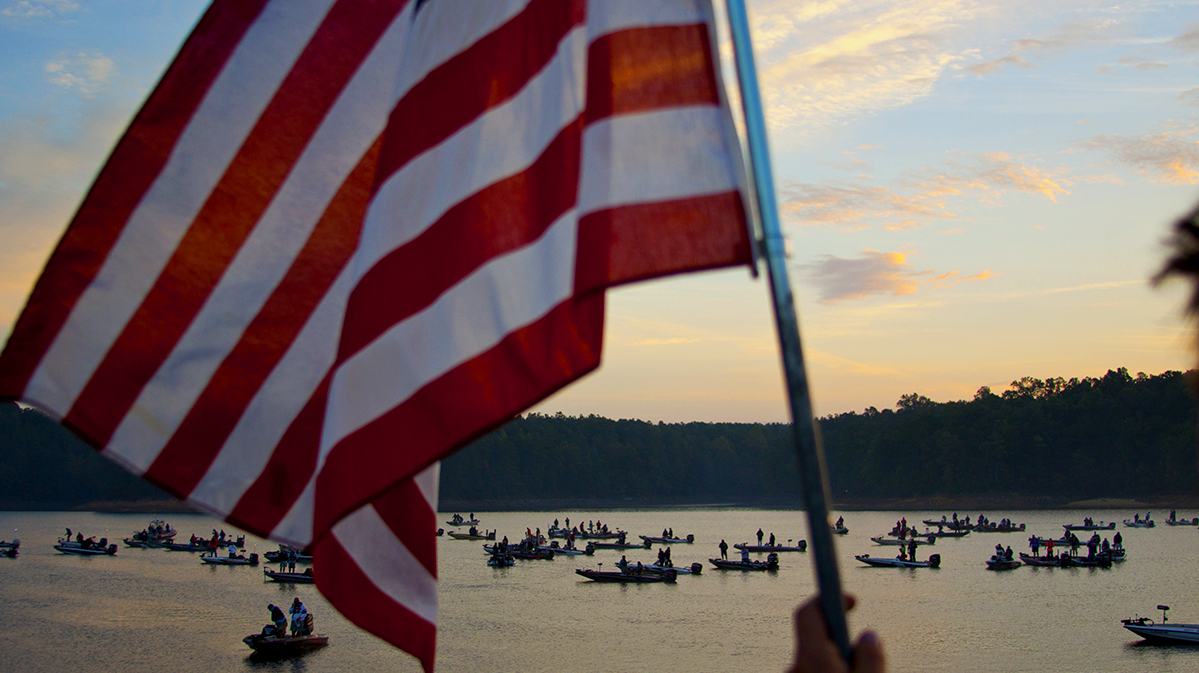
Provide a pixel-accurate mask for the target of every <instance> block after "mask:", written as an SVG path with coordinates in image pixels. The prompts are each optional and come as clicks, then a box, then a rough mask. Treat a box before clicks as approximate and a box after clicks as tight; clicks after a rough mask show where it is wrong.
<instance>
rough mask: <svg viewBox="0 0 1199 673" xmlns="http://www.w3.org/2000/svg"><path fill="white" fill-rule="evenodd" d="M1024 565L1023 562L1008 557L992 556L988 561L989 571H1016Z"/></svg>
mask: <svg viewBox="0 0 1199 673" xmlns="http://www.w3.org/2000/svg"><path fill="white" fill-rule="evenodd" d="M1022 565H1024V563H1023V562H1022V561H1019V560H1016V559H1009V558H1007V557H1006V556H1002V557H1001V556H992V557H991V558H989V559H987V570H1014V569H1016V568H1019V567H1020V566H1022Z"/></svg>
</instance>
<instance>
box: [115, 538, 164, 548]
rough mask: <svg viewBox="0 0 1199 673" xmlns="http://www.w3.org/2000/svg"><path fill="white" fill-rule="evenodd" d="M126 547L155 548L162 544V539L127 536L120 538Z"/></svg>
mask: <svg viewBox="0 0 1199 673" xmlns="http://www.w3.org/2000/svg"><path fill="white" fill-rule="evenodd" d="M121 541H122V542H124V543H125V546H127V547H133V548H134V549H157V548H159V547H161V546H162V545H163V542H162V540H138V539H136V538H131V537H127V538H125V539H124V540H121Z"/></svg>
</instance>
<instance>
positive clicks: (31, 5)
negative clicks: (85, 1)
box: [0, 0, 79, 19]
mask: <svg viewBox="0 0 1199 673" xmlns="http://www.w3.org/2000/svg"><path fill="white" fill-rule="evenodd" d="M78 9H79V3H77V2H72V1H71V0H21V1H20V2H18V3H16V4H12V5H9V6H8V7H5V8H4V9H0V16H14V17H17V18H20V19H27V18H36V17H41V16H62V15H64V14H70V13H71V12H74V11H77V10H78Z"/></svg>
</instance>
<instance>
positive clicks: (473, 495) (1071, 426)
mask: <svg viewBox="0 0 1199 673" xmlns="http://www.w3.org/2000/svg"><path fill="white" fill-rule="evenodd" d="M1197 419H1199V412H1197V407H1196V403H1195V400H1194V399H1193V397H1192V396H1191V395H1190V393H1189V392H1188V386H1187V382H1186V376H1185V375H1184V374H1183V373H1181V372H1166V373H1164V374H1160V375H1157V376H1147V375H1145V374H1138V375H1136V376H1135V377H1134V376H1131V375H1130V374H1129V373H1128V371H1127V370H1126V369H1124V368H1121V369H1117V370H1112V371H1109V372H1108V373H1107V374H1106V375H1104V376H1102V377H1100V378H1084V379H1070V380H1065V379H1061V378H1056V379H1048V380H1044V381H1042V380H1038V379H1034V378H1031V377H1025V378H1023V379H1020V380H1018V381H1014V382H1012V385H1011V387H1010V389H1008V390H1006V391H1003V392H1002V394H995V393H993V392H992V391H991V390H990V389H988V388H986V387H984V388H981V389H980V390H979V391H978V393H977V394H975V396H974V398H973V399H972V400H963V401H957V402H944V403H937V402H933V401H932V400H929V399H928V398H926V397H923V396H921V395H918V394H915V393H912V394H909V395H904V396H903V397H901V398H900V400H899V402H898V403H897V405H896V408H895V409H885V410H882V411H879V410H877V409H874V408H870V409H866V410H865V411H864V412H861V413H856V412H851V413H845V414H837V415H833V416H829V417H826V418H822V419H820V428H821V431H822V434H823V437H824V446H825V454H826V457H827V460H828V465H829V474H830V481H831V486H832V490H833V496H834V500H836V499H838V498H903V497H921V496H936V495H944V496H977V495H988V494H1000V493H1002V494H1011V495H1032V496H1055V497H1059V498H1062V499H1063V500H1065V499H1085V498H1096V497H1161V496H1170V495H1184V494H1194V493H1196V486H1197V484H1199V468H1197V461H1196V455H1197V454H1196V422H1197ZM797 482H798V477H797V473H796V462H795V456H794V449H793V446H792V442H791V434H790V427H789V426H788V425H785V424H777V423H776V424H760V423H699V422H695V423H649V422H644V421H634V420H610V419H607V418H602V417H599V416H586V417H582V416H580V417H570V416H564V415H562V414H558V415H552V416H550V415H543V414H528V415H526V416H523V417H520V418H517V419H515V420H513V421H511V422H510V423H508V424H506V425H505V426H503V427H502V428H500V429H498V430H496V431H494V432H492V433H491V434H489V435H487V436H485V437H482V438H480V439H479V440H477V441H475V442H474V443H472V444H470V445H469V446H467V447H465V448H463V449H462V450H461V451H459V452H458V453H456V454H455V455H453V456H451V457H449V458H447V459H446V460H445V461H444V463H443V468H442V473H441V499H442V501H443V502H446V503H451V502H453V503H460V504H464V505H465V504H467V503H480V504H487V505H491V506H494V507H502V506H504V504H505V503H509V504H511V505H512V506H529V505H530V504H532V503H536V502H538V501H552V502H556V503H569V502H578V503H593V504H594V503H606V504H608V505H619V504H630V505H637V506H647V505H657V504H687V503H741V504H784V503H792V502H795V501H796V500H797V494H796V484H797ZM163 497H164V495H163V494H162V492H161V491H158V490H157V489H155V488H154V487H152V486H150V485H148V484H146V483H144V482H142V481H140V480H138V479H136V478H134V477H132V476H130V475H129V474H127V473H125V472H124V471H123V470H121V469H120V468H118V467H117V466H115V465H113V464H111V463H110V462H108V461H107V460H104V459H102V458H101V457H100V456H99V455H98V454H97V453H95V452H94V451H92V450H91V449H90V448H88V447H87V446H86V445H84V444H83V443H82V442H81V441H79V440H78V439H77V438H75V437H74V436H73V435H71V434H70V433H68V432H66V431H65V430H63V429H62V428H61V427H60V426H58V425H57V424H56V423H54V422H53V421H52V420H50V419H49V418H47V417H46V416H45V415H43V414H41V413H39V412H37V411H35V410H32V409H22V408H20V407H18V406H17V405H15V404H11V403H9V404H0V507H5V508H18V507H24V506H38V507H46V506H49V505H50V504H54V505H57V506H61V507H70V506H76V505H79V504H82V503H85V502H92V501H97V500H99V501H112V500H148V499H150V500H152V499H161V498H163ZM464 508H465V507H464Z"/></svg>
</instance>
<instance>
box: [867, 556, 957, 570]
mask: <svg viewBox="0 0 1199 673" xmlns="http://www.w3.org/2000/svg"><path fill="white" fill-rule="evenodd" d="M854 558H855V559H857V560H859V561H861V562H862V563H865V564H866V565H868V566H873V567H875V568H940V567H941V555H940V554H933V555H932V556H929V557H928V560H927V561H902V560H900V559H897V558H878V557H871V556H868V555H866V554H859V555H858V556H855V557H854Z"/></svg>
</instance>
